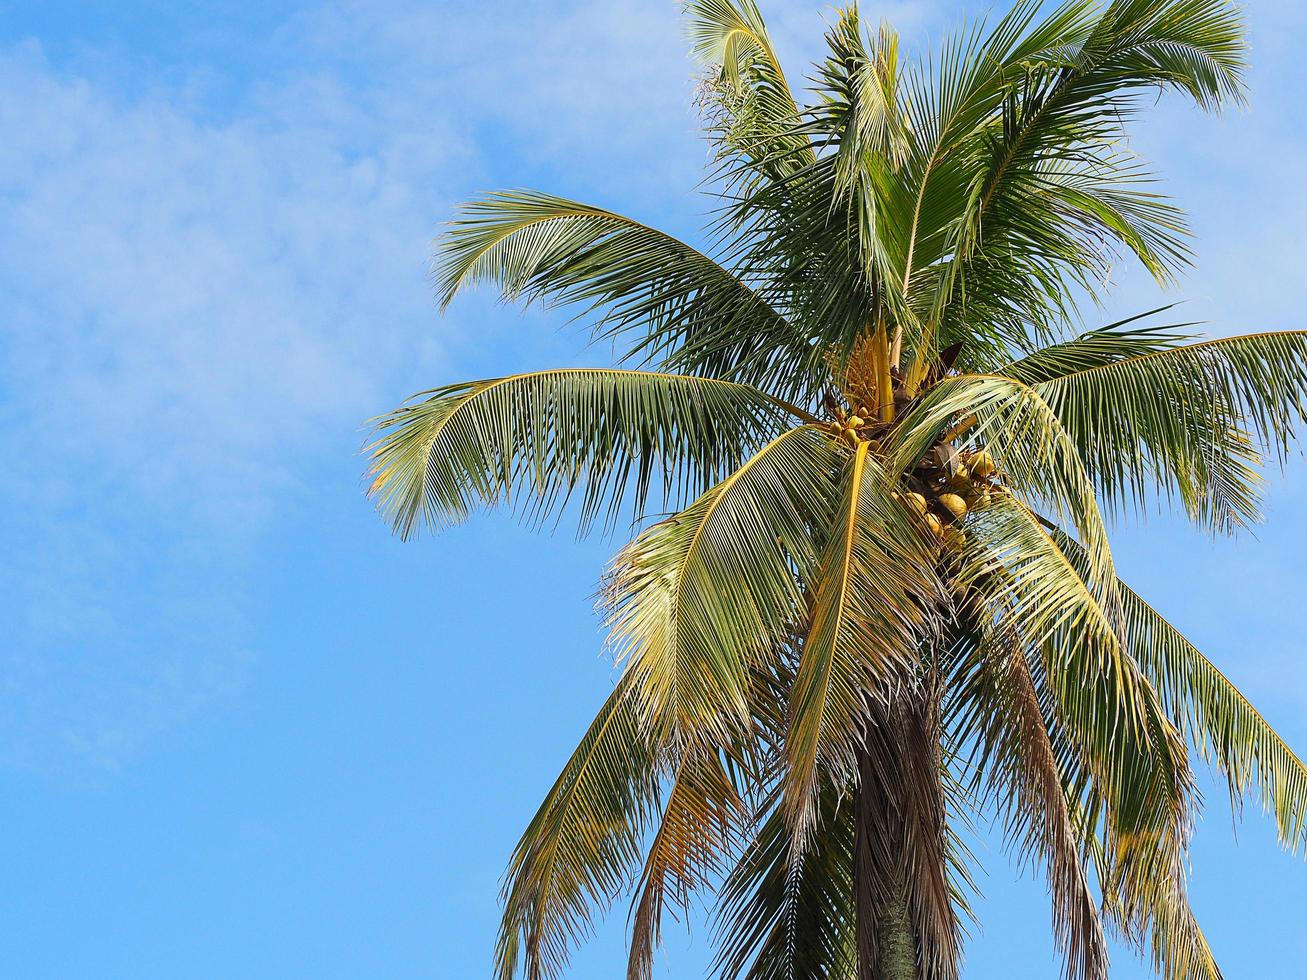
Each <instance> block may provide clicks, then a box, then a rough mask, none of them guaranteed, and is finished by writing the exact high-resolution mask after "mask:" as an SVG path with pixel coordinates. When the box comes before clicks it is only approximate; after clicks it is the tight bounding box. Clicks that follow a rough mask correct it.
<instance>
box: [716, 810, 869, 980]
mask: <svg viewBox="0 0 1307 980" xmlns="http://www.w3.org/2000/svg"><path fill="white" fill-rule="evenodd" d="M840 795H841V794H840V793H839V791H837V790H835V789H827V790H826V791H824V792H823V793H822V796H821V800H820V801H819V803H818V806H817V811H818V817H817V822H816V826H815V827H814V832H813V835H812V838H813V839H812V844H811V845H810V846H809V847H807V848H803V849H801V850H800V849H798V848H797V846H796V841H795V839H794V835H793V834H792V833H791V831H790V827H789V825H788V823H787V821H786V818H785V814H784V810H783V809H782V807H781V806H780V800H779V799H774V800H773V805H772V806H771V807H770V809H769V810H768V811H767V814H766V816H765V818H764V819H763V820H762V822H761V823H760V824H759V826H758V828H757V830H756V831H755V832H754V834H753V838H752V841H751V842H750V844H749V846H748V848H747V849H746V850H745V852H744V854H743V855H741V857H740V859H739V861H738V863H737V864H736V866H735V868H734V869H733V870H732V871H731V873H730V875H729V876H728V877H727V880H726V883H725V885H724V886H723V888H722V893H721V902H720V905H719V907H718V912H717V923H716V930H715V931H716V937H717V943H718V949H719V951H718V956H717V969H718V971H719V976H720V977H721V978H722V980H795V978H798V977H803V978H805V980H807V978H811V980H849V977H851V976H852V974H853V969H854V964H855V962H856V957H855V953H854V935H853V923H854V914H853V880H852V867H853V836H854V821H853V816H852V808H851V807H850V806H849V805H848V803H847V801H845V802H844V805H842V806H841V805H840V802H841V801H840Z"/></svg>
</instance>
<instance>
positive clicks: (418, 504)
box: [368, 368, 803, 538]
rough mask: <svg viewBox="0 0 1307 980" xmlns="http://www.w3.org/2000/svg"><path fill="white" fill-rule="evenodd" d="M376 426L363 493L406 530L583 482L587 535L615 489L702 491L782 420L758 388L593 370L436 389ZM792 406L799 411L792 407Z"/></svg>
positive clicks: (611, 508) (555, 506)
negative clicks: (368, 480) (368, 485)
mask: <svg viewBox="0 0 1307 980" xmlns="http://www.w3.org/2000/svg"><path fill="white" fill-rule="evenodd" d="M417 398H419V399H420V400H418V401H415V402H413V403H411V404H408V405H404V406H402V407H401V408H398V409H396V410H395V411H393V412H391V413H390V414H389V415H385V416H382V417H381V418H380V419H377V420H374V425H375V426H376V429H377V432H378V438H377V440H376V441H375V442H374V443H373V444H372V445H370V446H369V447H368V452H369V456H370V458H371V463H372V485H371V488H370V491H369V492H370V493H371V495H372V496H373V497H375V498H376V500H377V503H378V507H379V509H380V510H381V512H382V513H383V514H384V515H385V516H386V517H387V519H388V520H389V521H390V522H391V524H392V526H393V527H394V528H395V530H396V531H397V532H398V533H399V534H400V535H402V536H403V537H406V538H407V537H410V536H411V535H413V534H414V533H416V532H417V531H418V529H419V528H420V527H422V526H424V525H425V526H427V527H429V528H432V529H436V528H439V527H442V526H445V525H447V524H450V523H454V522H457V521H460V520H462V519H463V518H464V517H465V516H466V515H467V513H468V511H469V510H470V509H471V508H472V507H473V506H474V505H476V504H483V505H493V504H497V503H499V502H500V501H502V500H508V499H510V498H511V496H512V494H513V493H514V492H515V491H516V492H519V493H520V494H521V498H522V499H521V500H520V501H519V506H520V507H521V508H522V510H523V511H524V512H525V513H527V514H529V515H530V516H531V517H533V518H534V519H536V520H540V519H544V518H545V517H547V516H548V515H549V514H551V513H557V512H558V511H559V510H560V509H561V508H562V507H563V506H565V505H566V504H567V503H568V501H569V499H570V498H571V496H572V494H573V493H574V492H575V491H576V490H577V489H578V488H580V489H581V501H580V522H581V527H582V529H585V528H586V527H587V526H589V524H590V523H591V522H592V521H593V520H594V518H595V517H596V516H598V514H600V513H601V512H603V511H604V510H605V508H606V509H607V514H608V517H609V519H610V520H611V519H612V518H613V517H615V515H616V513H617V509H618V508H619V507H620V505H621V503H622V501H623V498H624V496H625V494H626V493H627V492H628V490H629V491H631V492H632V495H633V500H634V506H635V507H636V508H637V509H639V508H640V507H642V506H643V505H644V502H645V501H646V499H647V498H648V495H649V493H650V491H651V489H653V488H654V487H655V485H661V488H662V490H663V492H664V494H667V495H669V496H672V497H677V496H680V495H683V494H687V493H688V494H694V493H698V492H700V491H701V490H702V489H704V488H705V487H707V486H710V485H711V484H712V483H713V482H715V481H716V480H718V479H720V478H721V477H722V476H723V475H725V474H726V473H728V472H730V471H731V470H732V469H734V468H735V467H736V466H738V465H739V463H740V462H741V461H742V458H743V456H744V454H745V453H747V452H748V449H749V447H750V446H751V445H758V444H759V443H760V442H763V441H765V440H766V439H768V438H770V436H771V435H772V434H774V433H775V432H777V431H780V429H781V428H782V427H783V423H784V422H785V417H786V415H789V414H791V412H793V411H798V410H797V409H793V410H787V409H785V408H783V407H782V406H781V404H780V403H778V402H777V400H776V399H774V398H772V397H771V396H769V395H765V394H763V393H762V392H759V391H757V390H755V389H752V388H749V387H746V386H743V385H737V384H731V383H729V382H723V381H716V380H711V379H704V378H696V377H688V376H685V375H670V374H654V373H648V372H642V371H623V370H613V369H601V368H593V369H591V368H585V369H582V368H573V369H563V370H557V371H537V372H533V373H530V374H519V375H513V376H511V377H506V378H492V379H490V380H486V381H471V382H464V383H462V384H455V385H447V386H445V387H443V388H437V389H435V390H433V391H429V392H424V393H423V394H421V395H419V396H417ZM800 414H803V413H800Z"/></svg>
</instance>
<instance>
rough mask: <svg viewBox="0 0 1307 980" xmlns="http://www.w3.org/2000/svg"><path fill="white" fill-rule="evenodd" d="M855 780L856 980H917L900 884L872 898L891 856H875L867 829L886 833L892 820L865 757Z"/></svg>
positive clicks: (914, 948) (863, 755)
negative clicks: (882, 897) (884, 895)
mask: <svg viewBox="0 0 1307 980" xmlns="http://www.w3.org/2000/svg"><path fill="white" fill-rule="evenodd" d="M858 777H859V778H858V788H857V790H856V793H855V797H854V815H855V821H856V823H855V830H854V837H853V891H854V911H855V914H856V916H857V921H856V923H855V932H856V938H857V953H858V963H857V980H917V937H916V935H915V934H914V932H913V929H912V920H911V918H910V917H909V915H908V903H907V897H906V895H905V888H904V884H903V882H902V880H899V881H897V882H895V884H894V886H893V887H892V892H891V894H892V898H891V899H890V900H889V901H888V902H881V901H878V900H877V893H878V892H879V891H881V890H882V889H883V887H884V886H883V884H880V887H878V883H883V882H884V881H885V879H886V877H887V872H888V873H889V874H894V872H893V871H891V870H890V868H888V867H887V865H888V864H889V863H890V862H891V861H892V860H893V858H892V856H890V855H886V854H884V853H878V849H877V847H876V842H875V835H873V832H872V829H873V828H874V827H879V829H880V832H881V835H883V834H884V832H885V831H886V830H887V829H888V828H887V826H886V825H887V824H888V823H890V822H891V821H893V820H894V818H893V815H892V812H891V810H890V808H889V807H887V806H886V805H885V804H886V802H887V801H886V795H885V793H884V792H883V791H882V790H881V788H880V786H879V785H878V779H877V773H876V769H875V766H874V765H873V763H872V761H871V758H870V753H868V752H863V753H861V754H860V756H859V759H858ZM895 822H897V821H895ZM880 840H882V841H883V840H884V837H883V836H881V837H880ZM895 877H897V875H895Z"/></svg>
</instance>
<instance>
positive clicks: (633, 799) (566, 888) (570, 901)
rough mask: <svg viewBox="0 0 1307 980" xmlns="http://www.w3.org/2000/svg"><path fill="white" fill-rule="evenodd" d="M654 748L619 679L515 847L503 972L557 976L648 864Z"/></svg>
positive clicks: (654, 799) (499, 970)
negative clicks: (644, 857) (597, 918)
mask: <svg viewBox="0 0 1307 980" xmlns="http://www.w3.org/2000/svg"><path fill="white" fill-rule="evenodd" d="M660 779H661V771H660V767H659V764H658V759H657V753H656V751H655V748H654V747H653V746H652V745H650V744H649V742H648V741H647V740H646V738H645V736H644V733H643V732H642V731H641V730H640V725H639V720H638V718H637V714H636V711H635V705H634V703H633V701H632V699H631V697H630V686H629V684H627V683H626V682H625V681H623V682H621V683H619V684H618V685H617V687H616V688H615V689H614V691H613V693H612V694H611V695H610V696H609V698H608V700H607V701H606V702H605V704H604V706H603V708H602V709H600V712H599V714H598V715H597V716H596V717H595V720H594V722H593V723H592V724H591V726H590V729H589V731H587V732H586V734H585V737H584V738H583V739H582V740H581V744H580V745H579V746H578V747H577V749H576V751H575V752H574V753H573V754H572V757H571V759H569V760H568V763H567V765H566V767H565V768H564V769H563V772H562V774H561V775H560V776H559V777H558V781H557V782H556V783H554V786H553V788H552V789H551V790H550V791H549V794H548V795H547V796H546V797H545V800H544V802H543V803H542V804H541V806H540V809H539V811H538V812H537V813H536V815H535V818H534V819H533V820H532V821H531V823H530V825H529V826H528V827H527V829H526V831H525V832H524V833H523V834H522V839H521V841H519V842H518V845H517V847H516V848H515V849H514V851H513V857H512V860H511V861H510V862H509V866H508V872H507V874H506V876H505V885H504V915H503V920H502V922H501V924H500V931H499V942H498V945H497V946H496V949H495V976H496V977H497V978H498V980H513V978H514V977H516V976H517V974H518V970H521V971H522V975H523V976H524V977H526V978H527V980H546V978H554V977H558V976H560V974H561V971H562V969H563V967H564V966H565V965H566V963H567V958H568V952H569V949H570V947H571V946H572V945H573V944H574V943H576V942H577V941H579V940H581V939H583V938H584V937H586V936H587V935H589V933H590V930H591V928H592V921H593V919H592V917H593V915H594V912H595V911H596V909H599V910H602V909H604V908H606V907H607V905H608V903H609V902H610V901H611V900H612V898H613V896H614V895H615V894H616V893H617V892H619V891H620V890H621V889H623V888H625V887H626V886H627V885H628V884H629V882H630V880H631V878H632V875H633V872H634V870H635V869H636V868H637V867H638V866H639V861H640V854H641V849H640V845H641V843H642V839H643V836H644V832H645V828H646V827H647V826H648V824H649V822H650V820H651V819H652V814H653V812H654V811H655V810H656V807H657V805H658V799H659V786H660Z"/></svg>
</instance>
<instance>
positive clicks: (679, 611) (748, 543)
mask: <svg viewBox="0 0 1307 980" xmlns="http://www.w3.org/2000/svg"><path fill="white" fill-rule="evenodd" d="M839 459H840V453H839V450H838V449H836V448H835V447H834V446H833V445H832V443H831V441H830V437H829V433H827V432H825V431H824V430H821V429H818V428H815V427H812V426H802V427H799V428H796V429H791V430H789V431H787V432H785V433H782V434H781V435H780V436H778V437H776V438H775V439H774V440H772V441H771V442H770V443H768V444H767V445H766V446H764V447H763V448H762V449H761V450H759V452H758V453H757V454H756V455H754V456H752V457H751V458H750V459H749V460H747V461H746V462H745V463H744V464H743V465H741V466H740V467H739V468H738V469H737V470H735V471H734V472H733V473H732V474H731V475H730V476H728V477H726V479H725V480H723V481H722V482H720V483H718V484H717V485H716V486H714V487H713V488H712V489H710V490H709V491H707V492H706V493H705V494H704V495H703V496H702V497H700V498H699V499H698V500H697V501H695V503H694V504H693V505H691V506H690V507H689V508H687V509H686V510H684V511H682V512H681V513H679V514H676V515H674V516H673V517H670V518H668V519H666V520H664V521H661V522H659V523H657V524H655V525H653V526H652V527H650V528H649V529H647V530H646V531H644V532H643V533H642V534H641V535H640V536H639V537H638V538H636V540H635V541H634V542H632V543H631V544H630V545H628V546H627V547H626V548H625V549H623V551H622V553H621V554H620V555H619V556H618V558H617V560H616V562H615V564H614V567H613V570H612V572H611V574H610V577H609V584H608V587H607V589H606V594H605V605H606V608H607V610H608V625H609V630H610V635H611V637H612V642H613V644H614V645H615V647H616V649H617V651H618V655H619V659H622V660H625V662H626V676H627V677H628V678H630V681H631V683H632V685H633V692H634V694H635V697H636V698H637V700H638V703H639V706H640V713H641V717H642V719H643V723H644V725H645V727H646V728H647V729H649V730H651V731H657V732H659V733H661V734H660V737H667V738H676V739H678V740H680V741H682V742H701V741H702V742H707V744H712V745H722V746H724V745H726V744H728V743H729V742H730V740H731V739H732V738H733V737H735V736H737V735H739V734H740V733H742V732H743V731H746V730H747V728H748V725H749V722H750V717H749V698H748V694H749V689H750V684H751V680H752V670H753V668H754V667H755V666H757V665H758V664H760V662H761V661H762V660H763V658H764V656H765V655H767V654H768V653H769V652H770V651H771V650H772V649H773V648H774V647H775V645H776V644H777V643H778V642H780V641H781V640H783V639H784V638H785V637H787V636H788V635H789V633H790V631H791V630H792V629H793V627H794V623H795V622H796V621H798V620H799V618H800V616H801V613H802V611H803V588H804V582H805V579H806V578H807V577H809V576H810V575H811V574H812V570H813V567H814V566H815V564H816V555H817V548H818V547H819V546H820V545H819V537H818V536H819V535H820V534H821V531H820V529H821V528H822V527H823V526H824V524H825V523H827V522H828V520H829V515H830V513H831V512H832V511H833V509H834V507H835V504H836V503H837V500H838V497H837V494H838V484H837V483H836V482H835V476H834V474H835V472H837V468H838V463H839ZM726 583H729V587H727V586H726Z"/></svg>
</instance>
